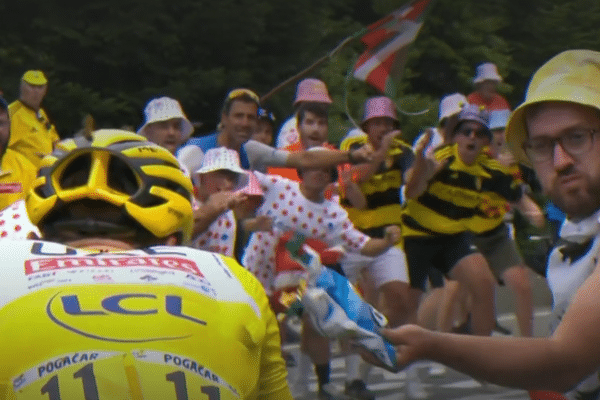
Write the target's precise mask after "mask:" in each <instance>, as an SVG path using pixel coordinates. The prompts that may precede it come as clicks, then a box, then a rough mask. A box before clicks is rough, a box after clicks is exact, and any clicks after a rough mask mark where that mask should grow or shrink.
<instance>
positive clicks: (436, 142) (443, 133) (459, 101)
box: [414, 93, 468, 155]
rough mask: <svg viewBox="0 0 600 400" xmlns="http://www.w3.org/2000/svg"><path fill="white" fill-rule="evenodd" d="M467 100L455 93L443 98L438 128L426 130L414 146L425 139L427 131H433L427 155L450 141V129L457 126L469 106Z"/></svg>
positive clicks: (460, 94)
mask: <svg viewBox="0 0 600 400" xmlns="http://www.w3.org/2000/svg"><path fill="white" fill-rule="evenodd" d="M467 103H468V102H467V98H466V97H465V95H464V94H462V93H453V94H449V95H447V96H444V97H442V100H441V101H440V111H439V123H438V126H437V127H433V128H429V129H426V130H425V132H423V133H422V134H421V135H419V136H418V137H417V139H415V141H414V146H417V143H419V140H422V139H423V138H424V137H425V134H426V133H427V131H431V134H430V135H431V139H430V140H429V144H428V146H427V148H426V149H425V155H429V154H431V153H432V152H433V151H434V150H435V149H437V148H438V147H440V146H441V145H443V144H445V143H447V142H448V140H449V137H448V136H449V132H448V130H449V129H452V127H453V126H454V125H455V124H456V117H457V116H458V113H459V112H460V110H461V109H462V108H463V107H464V106H465V105H466V104H467Z"/></svg>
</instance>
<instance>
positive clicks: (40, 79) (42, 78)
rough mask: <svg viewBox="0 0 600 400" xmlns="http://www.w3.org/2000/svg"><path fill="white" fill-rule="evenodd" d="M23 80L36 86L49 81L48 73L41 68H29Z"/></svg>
mask: <svg viewBox="0 0 600 400" xmlns="http://www.w3.org/2000/svg"><path fill="white" fill-rule="evenodd" d="M21 80H22V81H23V82H26V83H29V84H30V85H34V86H42V85H45V84H47V83H48V79H47V78H46V75H44V73H43V72H42V71H39V70H29V71H27V72H25V73H24V74H23V77H22V78H21Z"/></svg>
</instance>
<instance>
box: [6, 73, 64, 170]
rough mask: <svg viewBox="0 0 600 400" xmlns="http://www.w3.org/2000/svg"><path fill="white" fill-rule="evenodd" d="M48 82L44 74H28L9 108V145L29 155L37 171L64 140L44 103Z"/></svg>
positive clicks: (22, 79)
mask: <svg viewBox="0 0 600 400" xmlns="http://www.w3.org/2000/svg"><path fill="white" fill-rule="evenodd" d="M47 91H48V79H47V78H46V76H45V75H44V73H43V72H42V71H27V72H25V74H23V77H22V78H21V86H20V88H19V99H18V100H16V101H14V102H12V103H11V104H10V106H9V112H10V121H11V129H12V135H11V138H10V142H9V143H8V145H9V146H10V148H12V149H13V150H16V151H18V152H19V153H22V154H23V155H25V156H26V157H27V158H28V159H29V161H31V162H32V163H33V164H34V165H35V166H36V168H37V167H38V166H39V164H40V161H41V160H42V158H43V157H44V156H45V155H47V154H50V152H52V149H53V147H54V145H55V144H56V142H58V140H59V139H60V138H59V137H58V133H57V132H56V128H55V126H54V125H53V124H52V123H51V122H50V119H49V118H48V115H47V114H46V111H44V109H43V108H42V101H43V100H44V97H45V96H46V92H47Z"/></svg>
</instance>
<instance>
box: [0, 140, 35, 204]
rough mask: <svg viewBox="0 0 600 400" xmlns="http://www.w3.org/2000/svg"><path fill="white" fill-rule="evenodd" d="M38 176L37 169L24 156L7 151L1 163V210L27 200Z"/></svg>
mask: <svg viewBox="0 0 600 400" xmlns="http://www.w3.org/2000/svg"><path fill="white" fill-rule="evenodd" d="M36 174H37V168H36V167H35V166H34V165H33V164H32V163H31V162H29V160H27V158H26V157H25V156H24V155H22V154H21V153H18V152H16V151H14V150H11V149H6V152H5V153H4V155H3V156H2V160H1V161H0V210H3V209H5V208H6V207H8V206H10V205H11V204H13V203H15V202H16V201H17V200H20V199H23V198H25V195H26V194H27V191H28V190H29V188H30V187H31V184H32V182H33V181H34V180H35V177H36Z"/></svg>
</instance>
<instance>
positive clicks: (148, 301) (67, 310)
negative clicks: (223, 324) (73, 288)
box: [46, 293, 207, 343]
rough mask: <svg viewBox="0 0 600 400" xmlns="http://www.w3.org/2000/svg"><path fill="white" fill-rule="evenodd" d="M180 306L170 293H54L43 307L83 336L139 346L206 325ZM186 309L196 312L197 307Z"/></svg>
mask: <svg viewBox="0 0 600 400" xmlns="http://www.w3.org/2000/svg"><path fill="white" fill-rule="evenodd" d="M183 303H184V299H183V298H182V297H181V296H178V295H172V294H167V295H156V294H151V293H119V294H114V295H111V296H106V297H96V296H93V295H87V294H86V295H81V294H64V295H61V293H57V294H55V295H54V296H53V297H52V298H51V299H50V301H49V302H48V304H47V305H46V313H47V315H48V316H49V317H50V319H51V320H52V321H54V322H55V323H56V324H58V325H60V326H62V327H63V328H65V329H68V330H70V331H72V332H75V333H77V334H80V335H83V336H87V337H90V338H94V339H100V340H105V341H112V342H131V343H140V342H150V341H157V340H176V339H185V338H187V337H190V336H191V333H190V332H191V330H192V329H193V330H196V329H197V326H198V325H206V324H207V323H206V321H204V320H202V319H200V318H197V317H196V316H192V315H188V314H186V313H184V311H183V308H184V307H183ZM189 308H190V309H193V310H195V311H198V309H199V308H200V307H197V306H195V307H191V306H190V307H189ZM173 318H175V319H176V320H178V321H179V322H177V321H174V320H173ZM190 324H191V325H192V329H189V328H190ZM194 326H195V328H194ZM113 332H114V336H113V335H112V334H111V333H113Z"/></svg>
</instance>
